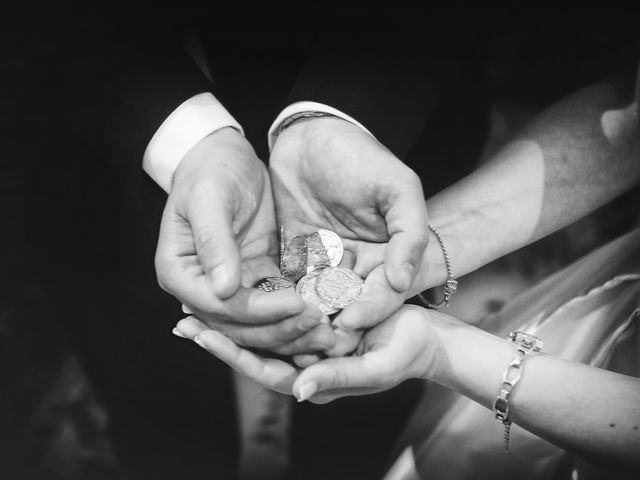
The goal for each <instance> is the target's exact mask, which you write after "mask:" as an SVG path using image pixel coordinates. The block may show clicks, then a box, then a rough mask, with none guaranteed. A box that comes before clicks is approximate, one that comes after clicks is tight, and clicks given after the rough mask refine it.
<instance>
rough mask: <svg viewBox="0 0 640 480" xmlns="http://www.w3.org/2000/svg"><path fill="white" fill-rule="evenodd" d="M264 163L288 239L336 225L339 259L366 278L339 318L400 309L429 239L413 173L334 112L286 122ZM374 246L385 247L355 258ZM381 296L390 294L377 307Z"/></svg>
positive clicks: (373, 320) (358, 322) (378, 316)
mask: <svg viewBox="0 0 640 480" xmlns="http://www.w3.org/2000/svg"><path fill="white" fill-rule="evenodd" d="M270 168H271V182H272V186H273V194H274V201H275V205H276V211H277V219H278V221H279V223H280V224H282V225H284V227H285V230H286V232H287V238H291V236H294V235H300V234H306V233H310V232H311V231H313V230H317V229H318V228H326V229H329V230H333V231H335V232H336V233H337V234H338V235H340V236H341V237H342V238H343V240H344V247H345V254H346V255H345V258H344V260H343V265H345V266H347V267H350V268H353V269H354V271H355V272H356V273H358V274H359V275H361V276H362V277H366V280H365V290H369V291H370V292H372V291H373V290H376V293H375V295H374V294H372V293H369V294H367V293H365V292H363V293H362V294H361V295H360V297H359V299H358V301H356V302H354V303H353V304H351V305H350V306H348V307H347V308H346V309H345V310H343V311H342V313H341V314H340V316H339V317H338V319H337V321H339V322H346V323H342V325H343V326H345V327H347V328H352V326H357V327H356V328H360V327H362V326H373V325H375V324H377V323H379V322H380V321H382V320H384V318H386V317H387V316H389V315H390V314H391V313H393V312H394V311H395V310H396V309H397V308H399V307H400V306H401V305H402V302H403V301H404V299H405V298H406V296H405V295H406V292H407V291H408V290H409V288H410V286H411V283H412V281H413V279H414V277H415V274H416V273H417V271H418V268H417V267H418V265H419V264H420V261H421V258H422V254H423V252H424V248H425V247H426V243H427V234H426V232H427V212H426V207H425V203H424V195H423V193H422V187H421V184H420V180H419V179H418V177H417V176H416V175H415V173H414V172H412V171H411V170H410V169H409V168H408V167H406V166H405V165H404V164H403V163H402V162H401V161H400V160H399V159H397V158H396V157H395V156H394V155H393V154H392V153H391V152H389V151H388V150H387V149H386V148H384V147H383V146H382V145H381V144H380V143H378V142H377V141H376V140H375V139H374V138H373V137H372V136H371V135H369V134H368V133H367V132H365V131H364V130H362V129H361V128H360V127H358V126H356V125H353V124H351V123H349V122H346V121H344V120H340V119H336V118H320V119H312V120H309V121H305V120H301V121H298V122H295V123H293V124H292V125H291V126H289V127H288V128H287V129H286V130H284V131H283V132H282V133H281V134H280V136H279V137H278V140H277V141H276V143H275V145H274V147H273V149H272V152H271V158H270ZM372 246H378V247H380V249H382V250H383V254H382V255H369V254H366V255H364V256H362V255H360V256H362V258H359V254H360V253H363V252H370V251H371V250H372ZM374 250H375V249H374ZM376 251H377V250H376ZM372 260H373V261H372ZM383 261H384V265H382V263H383ZM378 291H382V294H378V293H377V292H378ZM381 298H385V299H388V300H389V301H386V302H385V305H382V306H381V305H379V300H380V299H381ZM364 322H368V324H367V325H363V324H364ZM349 323H351V324H352V325H349ZM350 345H351V346H355V345H354V344H353V342H350ZM340 353H346V351H345V350H341V351H340Z"/></svg>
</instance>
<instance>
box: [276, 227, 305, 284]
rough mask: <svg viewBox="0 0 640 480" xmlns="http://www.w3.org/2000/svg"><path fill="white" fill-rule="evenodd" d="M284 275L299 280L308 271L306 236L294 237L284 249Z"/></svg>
mask: <svg viewBox="0 0 640 480" xmlns="http://www.w3.org/2000/svg"><path fill="white" fill-rule="evenodd" d="M281 273H282V275H283V276H284V277H286V278H288V279H289V280H291V281H292V282H297V281H298V280H299V279H300V277H302V276H303V275H306V273H307V240H306V238H305V237H304V236H302V235H298V236H296V237H293V238H292V239H291V241H290V242H289V244H288V245H287V246H286V247H285V249H284V255H283V256H282V270H281Z"/></svg>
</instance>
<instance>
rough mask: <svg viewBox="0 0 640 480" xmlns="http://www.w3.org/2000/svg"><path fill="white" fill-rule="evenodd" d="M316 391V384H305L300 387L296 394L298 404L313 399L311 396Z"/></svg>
mask: <svg viewBox="0 0 640 480" xmlns="http://www.w3.org/2000/svg"><path fill="white" fill-rule="evenodd" d="M316 390H318V385H317V384H316V382H309V383H305V384H304V385H302V386H301V387H300V391H299V393H298V402H304V401H305V400H307V399H309V398H311V397H313V395H314V394H315V393H316Z"/></svg>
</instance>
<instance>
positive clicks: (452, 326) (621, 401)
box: [425, 315, 640, 466]
mask: <svg viewBox="0 0 640 480" xmlns="http://www.w3.org/2000/svg"><path fill="white" fill-rule="evenodd" d="M443 318H444V317H434V316H433V315H429V316H428V318H426V319H425V320H428V321H433V322H436V323H435V331H436V332H437V333H436V336H437V338H438V346H439V347H438V348H439V349H440V350H441V351H440V352H439V355H438V357H439V358H441V359H446V361H444V362H443V361H440V362H439V363H437V364H436V365H435V367H434V368H433V370H432V372H431V373H430V374H429V375H428V377H429V378H430V379H432V380H434V381H436V382H438V383H440V384H442V385H445V386H447V387H449V388H452V389H453V390H456V391H458V392H460V393H462V394H464V395H466V396H468V397H469V398H471V399H473V400H474V401H476V402H478V403H480V404H482V405H484V406H485V407H487V408H492V404H493V401H494V400H495V398H496V395H497V393H498V389H499V386H500V380H501V378H502V373H503V372H504V370H505V369H506V367H507V365H508V364H509V362H510V361H511V359H512V357H513V352H514V345H513V344H512V343H510V342H509V341H508V340H505V339H500V338H498V337H496V336H494V335H491V334H489V333H487V332H484V331H482V330H480V329H477V328H475V327H472V326H469V325H467V324H463V323H461V322H455V323H453V322H452V321H451V319H450V318H449V319H445V320H444V321H443ZM521 371H522V377H521V380H520V382H519V383H518V384H517V386H516V388H515V389H514V391H513V394H512V396H511V397H510V400H509V406H510V412H511V416H512V420H513V421H514V423H516V424H518V425H520V426H522V427H523V428H525V429H527V430H530V431H531V432H533V433H535V434H536V435H539V436H540V437H542V438H544V439H546V440H548V441H550V442H552V443H555V444H557V445H559V446H561V447H562V448H565V449H567V450H570V451H573V452H576V453H577V454H580V455H585V456H589V457H591V458H594V456H595V457H597V458H598V459H600V460H605V461H622V462H625V463H629V464H633V465H636V466H640V459H638V457H637V451H638V448H639V446H640V430H639V427H640V380H638V379H636V378H632V377H628V376H624V375H619V374H616V373H612V372H609V371H605V370H602V369H599V368H595V367H590V366H587V365H584V364H580V363H576V362H571V361H568V360H564V359H561V358H558V357H554V356H550V355H544V354H536V355H530V356H527V357H526V358H525V360H524V363H523V368H522V370H521ZM487 414H488V415H491V413H490V412H487Z"/></svg>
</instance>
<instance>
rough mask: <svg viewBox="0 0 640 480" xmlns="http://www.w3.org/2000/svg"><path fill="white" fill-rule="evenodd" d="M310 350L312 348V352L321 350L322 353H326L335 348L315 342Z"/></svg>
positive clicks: (310, 346)
mask: <svg viewBox="0 0 640 480" xmlns="http://www.w3.org/2000/svg"><path fill="white" fill-rule="evenodd" d="M309 348H311V350H319V351H321V352H324V351H325V350H330V349H332V348H333V346H329V345H326V344H324V343H321V342H313V343H312V344H311V345H309Z"/></svg>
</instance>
